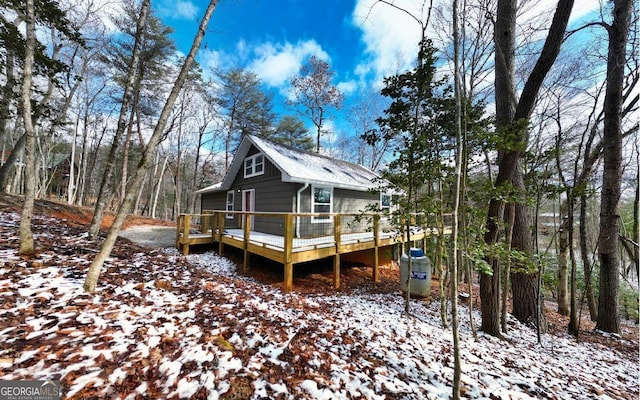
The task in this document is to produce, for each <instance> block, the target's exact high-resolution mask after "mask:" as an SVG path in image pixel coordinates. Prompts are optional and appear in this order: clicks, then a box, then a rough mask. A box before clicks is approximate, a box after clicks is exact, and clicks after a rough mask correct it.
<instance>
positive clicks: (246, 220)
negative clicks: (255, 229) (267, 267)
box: [242, 213, 251, 274]
mask: <svg viewBox="0 0 640 400" xmlns="http://www.w3.org/2000/svg"><path fill="white" fill-rule="evenodd" d="M242 222H243V224H242V226H243V227H244V243H243V245H242V249H243V250H244V257H243V261H242V273H243V274H244V273H246V272H247V271H248V270H249V237H250V236H249V235H251V218H250V217H249V213H244V214H242Z"/></svg>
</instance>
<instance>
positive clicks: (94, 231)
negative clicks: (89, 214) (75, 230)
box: [89, 0, 151, 238]
mask: <svg viewBox="0 0 640 400" xmlns="http://www.w3.org/2000/svg"><path fill="white" fill-rule="evenodd" d="M150 8H151V1H150V0H144V1H143V2H142V5H141V7H140V16H139V18H138V20H137V22H136V24H137V26H136V35H135V41H134V45H133V54H132V55H131V60H130V63H129V70H128V75H127V79H126V83H125V86H124V92H123V94H122V104H121V106H120V116H119V117H118V125H117V128H116V132H115V134H114V136H113V142H112V144H111V149H110V150H109V157H108V159H107V164H106V166H105V170H104V175H103V176H102V181H101V184H100V188H99V189H98V198H97V199H96V205H95V208H94V211H93V219H92V220H91V225H90V226H89V237H91V238H95V237H97V236H98V232H99V231H100V225H101V224H102V217H103V216H104V210H105V208H106V197H107V191H108V186H109V182H110V181H111V177H112V176H113V171H114V169H115V158H116V155H117V154H118V149H119V147H120V141H121V138H122V135H123V134H124V130H125V128H126V124H127V115H128V112H129V104H130V102H131V98H132V96H133V89H134V83H135V79H136V71H137V70H138V64H139V62H140V52H141V47H142V43H141V41H142V35H143V33H144V26H145V24H146V20H147V14H148V13H149V9H150Z"/></svg>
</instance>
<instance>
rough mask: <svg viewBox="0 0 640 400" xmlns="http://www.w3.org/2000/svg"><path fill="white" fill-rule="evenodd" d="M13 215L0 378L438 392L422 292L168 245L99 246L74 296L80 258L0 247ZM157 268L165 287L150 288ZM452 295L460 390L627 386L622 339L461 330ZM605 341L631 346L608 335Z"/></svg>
mask: <svg viewBox="0 0 640 400" xmlns="http://www.w3.org/2000/svg"><path fill="white" fill-rule="evenodd" d="M18 219H19V216H17V215H16V214H13V215H12V214H8V213H2V212H0V221H2V222H0V245H1V246H2V250H1V252H0V253H1V255H0V295H1V296H0V298H1V299H2V305H1V306H0V343H2V345H1V346H0V377H1V378H2V379H5V380H10V379H59V380H61V382H62V384H63V388H64V397H65V398H71V397H73V396H75V397H76V398H83V397H97V398H103V397H113V396H114V395H115V393H118V396H119V398H123V399H134V398H136V397H137V396H139V395H143V396H145V397H149V398H164V397H175V398H190V397H195V396H198V397H199V398H202V397H205V398H210V399H217V398H220V397H223V396H225V397H227V398H254V399H258V398H284V399H300V398H307V399H350V398H365V399H386V398H401V399H438V398H449V397H450V395H451V385H452V379H453V369H452V368H453V364H452V360H453V355H452V349H453V344H452V335H451V331H450V330H448V329H443V328H442V324H441V321H440V309H439V307H440V304H439V301H437V300H436V301H414V302H413V304H412V315H406V314H405V313H404V303H403V301H404V299H403V297H402V296H401V295H400V294H399V293H392V294H379V293H369V292H366V291H364V290H360V291H358V290H356V291H354V292H353V293H350V294H348V295H346V294H344V293H335V292H333V291H332V290H330V289H327V291H326V293H325V294H322V295H318V294H314V295H305V294H300V293H291V294H283V293H281V292H280V291H279V289H277V288H274V287H272V286H269V285H266V284H262V283H259V282H256V281H254V280H253V279H251V278H248V277H242V276H238V275H237V274H236V271H235V265H234V264H233V263H232V262H231V261H229V260H228V259H226V258H224V257H220V256H218V255H216V254H213V253H205V254H196V255H191V256H180V255H178V254H177V253H175V252H165V253H159V252H150V253H148V254H147V253H137V254H135V256H134V261H131V259H128V258H120V257H117V256H114V257H112V260H111V262H110V265H109V266H108V267H105V270H104V272H103V276H102V278H101V279H102V280H101V282H100V283H99V286H100V290H99V291H98V292H97V294H93V295H89V294H86V293H84V292H83V290H82V283H83V279H84V275H85V273H86V268H87V266H88V265H89V261H90V257H91V256H92V255H91V254H87V255H82V254H74V255H68V256H66V255H63V254H56V253H55V252H49V251H46V250H45V251H43V254H42V257H43V258H45V257H46V259H47V262H46V264H45V265H46V266H45V267H41V268H30V267H29V264H28V262H27V261H24V260H22V259H21V258H20V257H18V256H17V247H16V246H14V245H11V246H8V245H7V243H9V242H11V243H14V241H13V240H14V239H9V238H11V237H15V231H16V230H17V226H18V225H17V224H18ZM41 223H43V224H44V225H45V226H46V225H50V224H51V221H47V220H44V221H42V222H41ZM64 240H70V241H74V242H75V243H82V246H85V247H88V246H90V244H89V242H83V240H86V239H84V238H83V237H81V235H79V234H78V233H69V235H68V236H67V237H58V238H57V239H56V242H64ZM158 280H165V281H169V282H171V283H172V289H171V290H166V289H162V288H159V287H157V286H156V282H157V281H158ZM460 308H461V310H460V314H461V315H462V316H463V317H461V320H460V324H461V335H460V339H461V343H460V346H461V350H462V371H463V375H462V384H463V387H462V390H463V397H465V398H472V399H488V398H494V399H531V398H554V399H565V398H566V399H569V398H571V399H573V398H585V399H588V398H600V399H637V398H638V396H639V394H640V388H639V378H640V362H639V361H638V353H637V351H636V352H633V351H631V352H622V351H619V350H617V348H616V347H615V346H611V347H607V346H604V345H600V344H594V343H588V342H576V341H575V339H573V338H571V337H569V336H558V335H543V337H542V343H540V344H538V343H537V339H536V334H535V332H534V331H533V330H531V329H530V328H528V327H526V326H523V325H521V324H520V323H519V322H518V321H515V320H509V324H510V331H509V334H508V337H507V340H500V339H497V338H494V337H491V336H488V335H485V334H483V333H481V332H480V333H479V335H478V340H477V341H476V340H474V338H473V336H472V335H471V331H470V327H469V321H468V310H466V308H465V306H464V305H460ZM475 318H476V319H477V320H479V315H478V314H477V313H476V314H475ZM603 336H604V335H603ZM606 340H608V341H611V342H612V343H618V344H623V345H628V347H629V348H633V347H634V346H635V348H636V350H637V343H627V342H625V339H623V338H621V337H615V336H612V337H608V338H606ZM232 394H233V395H232ZM234 395H235V397H234Z"/></svg>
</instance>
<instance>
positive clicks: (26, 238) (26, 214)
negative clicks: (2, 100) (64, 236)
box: [19, 0, 36, 256]
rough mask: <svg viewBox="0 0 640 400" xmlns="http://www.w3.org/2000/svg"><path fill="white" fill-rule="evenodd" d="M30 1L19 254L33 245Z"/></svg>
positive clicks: (28, 7)
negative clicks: (22, 198) (23, 182)
mask: <svg viewBox="0 0 640 400" xmlns="http://www.w3.org/2000/svg"><path fill="white" fill-rule="evenodd" d="M35 18H36V16H35V6H34V0H26V2H25V15H24V20H25V22H26V25H27V27H26V41H25V55H24V66H23V70H22V95H21V103H22V119H23V122H24V130H25V138H26V139H25V159H24V163H25V170H24V175H25V191H24V203H23V204H22V214H21V216H20V251H19V252H20V254H21V255H25V256H33V255H34V254H35V246H34V243H33V232H31V218H32V217H33V203H34V197H35V186H36V176H35V174H36V171H35V169H36V168H35V157H34V153H35V150H36V149H35V146H36V132H35V128H34V126H33V121H32V119H31V84H32V77H33V75H32V73H33V72H32V68H33V61H34V53H35V46H36V23H35Z"/></svg>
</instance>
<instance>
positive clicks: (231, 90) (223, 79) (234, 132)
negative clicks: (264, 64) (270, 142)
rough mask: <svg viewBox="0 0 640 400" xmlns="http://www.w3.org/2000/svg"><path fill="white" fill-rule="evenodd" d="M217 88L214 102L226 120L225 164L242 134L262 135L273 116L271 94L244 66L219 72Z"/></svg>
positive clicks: (226, 164)
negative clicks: (264, 89)
mask: <svg viewBox="0 0 640 400" xmlns="http://www.w3.org/2000/svg"><path fill="white" fill-rule="evenodd" d="M218 80H219V85H220V86H219V88H218V93H217V96H216V102H217V104H218V105H219V106H220V108H221V110H222V112H223V113H224V120H225V128H224V130H225V133H226V141H225V152H226V157H225V167H226V168H228V167H229V161H230V160H229V155H230V154H232V153H233V152H234V150H235V148H236V146H238V145H239V143H240V142H241V141H242V138H243V137H244V135H247V134H252V135H256V136H261V135H265V134H266V133H267V132H268V131H269V130H270V128H271V124H272V122H273V120H274V114H273V111H272V109H273V103H272V96H270V95H268V94H266V93H265V92H264V91H263V90H262V87H261V85H262V82H261V81H260V78H258V76H257V75H256V74H255V73H253V72H251V71H248V70H246V69H243V68H231V69H230V70H228V71H224V72H220V73H218Z"/></svg>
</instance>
